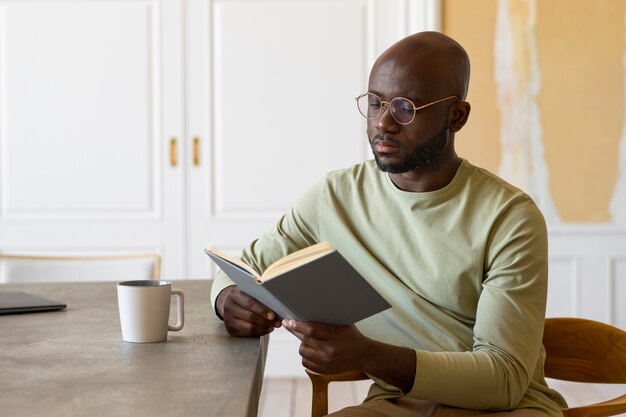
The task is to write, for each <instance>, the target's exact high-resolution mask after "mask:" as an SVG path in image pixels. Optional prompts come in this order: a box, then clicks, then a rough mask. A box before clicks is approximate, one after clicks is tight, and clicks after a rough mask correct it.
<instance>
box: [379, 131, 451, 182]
mask: <svg viewBox="0 0 626 417" xmlns="http://www.w3.org/2000/svg"><path fill="white" fill-rule="evenodd" d="M449 136H450V132H449V130H448V124H447V123H446V124H444V127H443V129H441V131H440V132H439V133H437V134H436V135H435V136H434V137H432V138H431V139H429V140H428V141H426V142H425V143H422V144H421V145H419V146H417V147H416V148H415V149H414V150H413V152H411V153H409V154H406V155H404V157H403V158H402V159H401V160H400V161H399V162H396V163H394V162H386V161H384V160H381V158H380V157H379V156H378V154H377V153H376V151H374V148H373V146H372V145H373V139H371V138H370V146H371V147H372V152H373V153H374V160H375V161H376V165H377V166H378V168H379V169H380V170H381V171H383V172H388V173H390V174H403V173H405V172H409V171H416V170H418V169H420V168H425V167H427V166H430V165H432V164H433V163H435V162H437V161H438V160H439V159H440V158H441V155H442V154H443V151H444V150H445V148H446V145H447V144H448V138H449Z"/></svg>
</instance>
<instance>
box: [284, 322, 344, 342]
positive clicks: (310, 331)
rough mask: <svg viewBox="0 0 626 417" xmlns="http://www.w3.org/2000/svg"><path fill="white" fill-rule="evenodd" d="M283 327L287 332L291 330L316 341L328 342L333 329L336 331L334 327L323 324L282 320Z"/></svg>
mask: <svg viewBox="0 0 626 417" xmlns="http://www.w3.org/2000/svg"><path fill="white" fill-rule="evenodd" d="M283 326H284V327H285V328H286V329H287V330H290V331H292V330H293V331H295V332H297V333H300V334H302V335H304V336H307V337H310V338H313V339H317V340H330V338H331V335H332V331H333V329H336V326H327V325H324V324H319V323H309V322H304V321H297V320H283Z"/></svg>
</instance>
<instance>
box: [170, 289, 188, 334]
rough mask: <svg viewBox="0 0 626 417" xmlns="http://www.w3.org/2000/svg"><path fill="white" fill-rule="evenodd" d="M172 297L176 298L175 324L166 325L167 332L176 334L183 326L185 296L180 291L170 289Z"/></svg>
mask: <svg viewBox="0 0 626 417" xmlns="http://www.w3.org/2000/svg"><path fill="white" fill-rule="evenodd" d="M172 295H175V296H176V324H175V325H173V326H172V325H171V324H168V325H167V330H171V331H173V332H177V331H179V330H181V329H182V328H183V325H184V324H185V294H184V293H183V292H182V291H181V290H177V289H172Z"/></svg>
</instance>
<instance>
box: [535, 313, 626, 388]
mask: <svg viewBox="0 0 626 417" xmlns="http://www.w3.org/2000/svg"><path fill="white" fill-rule="evenodd" d="M543 345H544V346H545V348H546V361H545V366H544V369H545V374H546V377H548V378H554V379H561V380H566V381H576V382H591V383H616V384H624V383H626V332H624V331H622V330H620V329H618V328H615V327H613V326H610V325H608V324H604V323H599V322H597V321H592V320H586V319H580V318H548V319H546V320H545V325H544V334H543Z"/></svg>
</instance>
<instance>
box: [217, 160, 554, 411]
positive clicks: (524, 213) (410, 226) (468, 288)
mask: <svg viewBox="0 0 626 417" xmlns="http://www.w3.org/2000/svg"><path fill="white" fill-rule="evenodd" d="M323 241H325V242H329V243H330V244H332V245H333V246H334V247H336V248H337V249H338V250H339V252H341V254H342V255H343V256H344V257H345V258H346V259H348V261H350V263H352V265H354V267H355V268H356V269H357V270H358V271H359V272H360V273H361V274H362V275H363V276H364V277H365V278H366V279H367V280H368V281H369V282H370V284H372V286H374V287H375V288H376V289H377V290H378V291H379V292H380V293H381V294H382V295H383V296H384V297H385V298H386V299H387V301H389V303H390V304H391V305H392V308H391V309H388V310H386V311H384V312H382V313H379V314H377V315H375V316H372V317H370V318H368V319H365V320H363V321H361V322H359V323H357V327H358V329H359V330H360V331H361V332H362V333H363V334H364V335H366V336H368V337H370V338H372V339H376V340H379V341H383V342H385V343H391V344H394V345H398V346H403V347H408V348H412V349H414V350H415V354H416V356H417V362H416V369H415V382H414V384H413V388H412V390H411V392H408V393H403V392H400V390H398V389H397V388H395V387H393V386H390V385H388V384H386V383H384V382H382V381H379V380H377V379H376V378H373V379H374V381H375V382H376V383H375V384H374V385H372V388H371V389H370V392H369V395H368V398H367V400H372V399H376V398H390V397H397V396H401V395H408V396H411V397H417V398H421V399H425V400H430V401H434V402H437V403H440V404H445V405H448V406H454V407H461V408H470V409H479V410H508V409H514V408H528V407H530V408H535V409H538V410H541V411H544V412H545V413H546V414H549V415H552V416H555V417H557V416H560V415H561V413H560V411H559V409H560V407H562V406H565V401H564V400H563V398H562V397H561V396H560V395H559V394H558V393H557V392H555V391H553V390H551V389H550V388H548V387H547V385H546V383H545V380H544V374H543V361H544V356H545V352H544V349H543V346H542V344H541V338H542V334H543V321H544V314H545V307H546V293H547V279H548V264H547V252H548V247H547V233H546V227H545V222H544V219H543V216H542V215H541V213H540V211H539V210H538V209H537V207H536V206H535V204H534V202H533V201H532V199H531V198H530V197H529V196H528V195H526V194H525V193H523V192H522V191H520V190H519V189H517V188H515V187H513V186H511V185H510V184H508V183H506V182H505V181H503V180H502V179H500V178H498V177H497V176H495V175H493V174H491V173H489V172H487V171H485V170H483V169H481V168H478V167H475V166H473V165H471V164H470V163H469V162H467V161H465V160H463V161H462V162H461V164H460V166H459V169H458V170H457V173H456V175H455V177H454V179H453V180H452V182H450V184H448V185H447V186H446V187H444V188H442V189H440V190H436V191H432V192H423V193H415V192H405V191H402V190H399V189H398V188H397V187H395V185H394V184H393V182H392V181H391V180H390V178H389V176H388V175H387V174H386V173H383V172H381V171H380V170H379V169H378V168H377V167H376V164H375V163H374V162H373V161H367V162H365V163H363V164H359V165H355V166H353V167H352V168H349V169H345V170H340V171H335V172H331V173H330V174H328V175H327V176H326V178H325V179H324V180H323V181H322V182H320V183H319V184H317V185H316V186H314V187H313V188H311V189H310V190H309V191H308V192H307V193H305V194H304V195H303V196H302V197H301V198H300V199H299V200H298V201H297V202H296V204H295V205H294V206H293V207H292V208H291V210H290V211H289V212H287V213H286V214H285V215H284V216H283V217H282V218H281V219H280V221H279V222H278V224H277V225H276V227H275V228H274V230H272V231H270V232H268V233H266V234H265V235H263V236H262V237H261V238H259V239H257V240H255V241H254V242H253V243H252V244H251V245H250V246H249V247H248V248H247V249H246V250H245V251H244V253H243V256H242V259H243V260H244V261H245V262H246V263H248V264H249V265H251V266H253V267H254V268H255V269H256V270H257V271H259V272H262V271H263V270H264V269H265V268H266V267H267V266H269V265H270V264H271V263H272V262H274V261H276V260H277V259H279V258H281V257H283V256H285V255H287V254H289V253H291V252H293V251H295V250H298V249H301V248H304V247H307V246H310V245H312V244H314V243H317V242H323ZM232 284H233V283H232V281H230V280H229V279H228V277H226V276H225V274H223V273H222V272H220V274H218V276H217V278H216V280H215V283H214V285H213V290H212V302H213V305H215V299H216V298H217V295H218V294H219V292H220V291H221V290H222V289H224V288H225V287H227V286H229V285H232Z"/></svg>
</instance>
